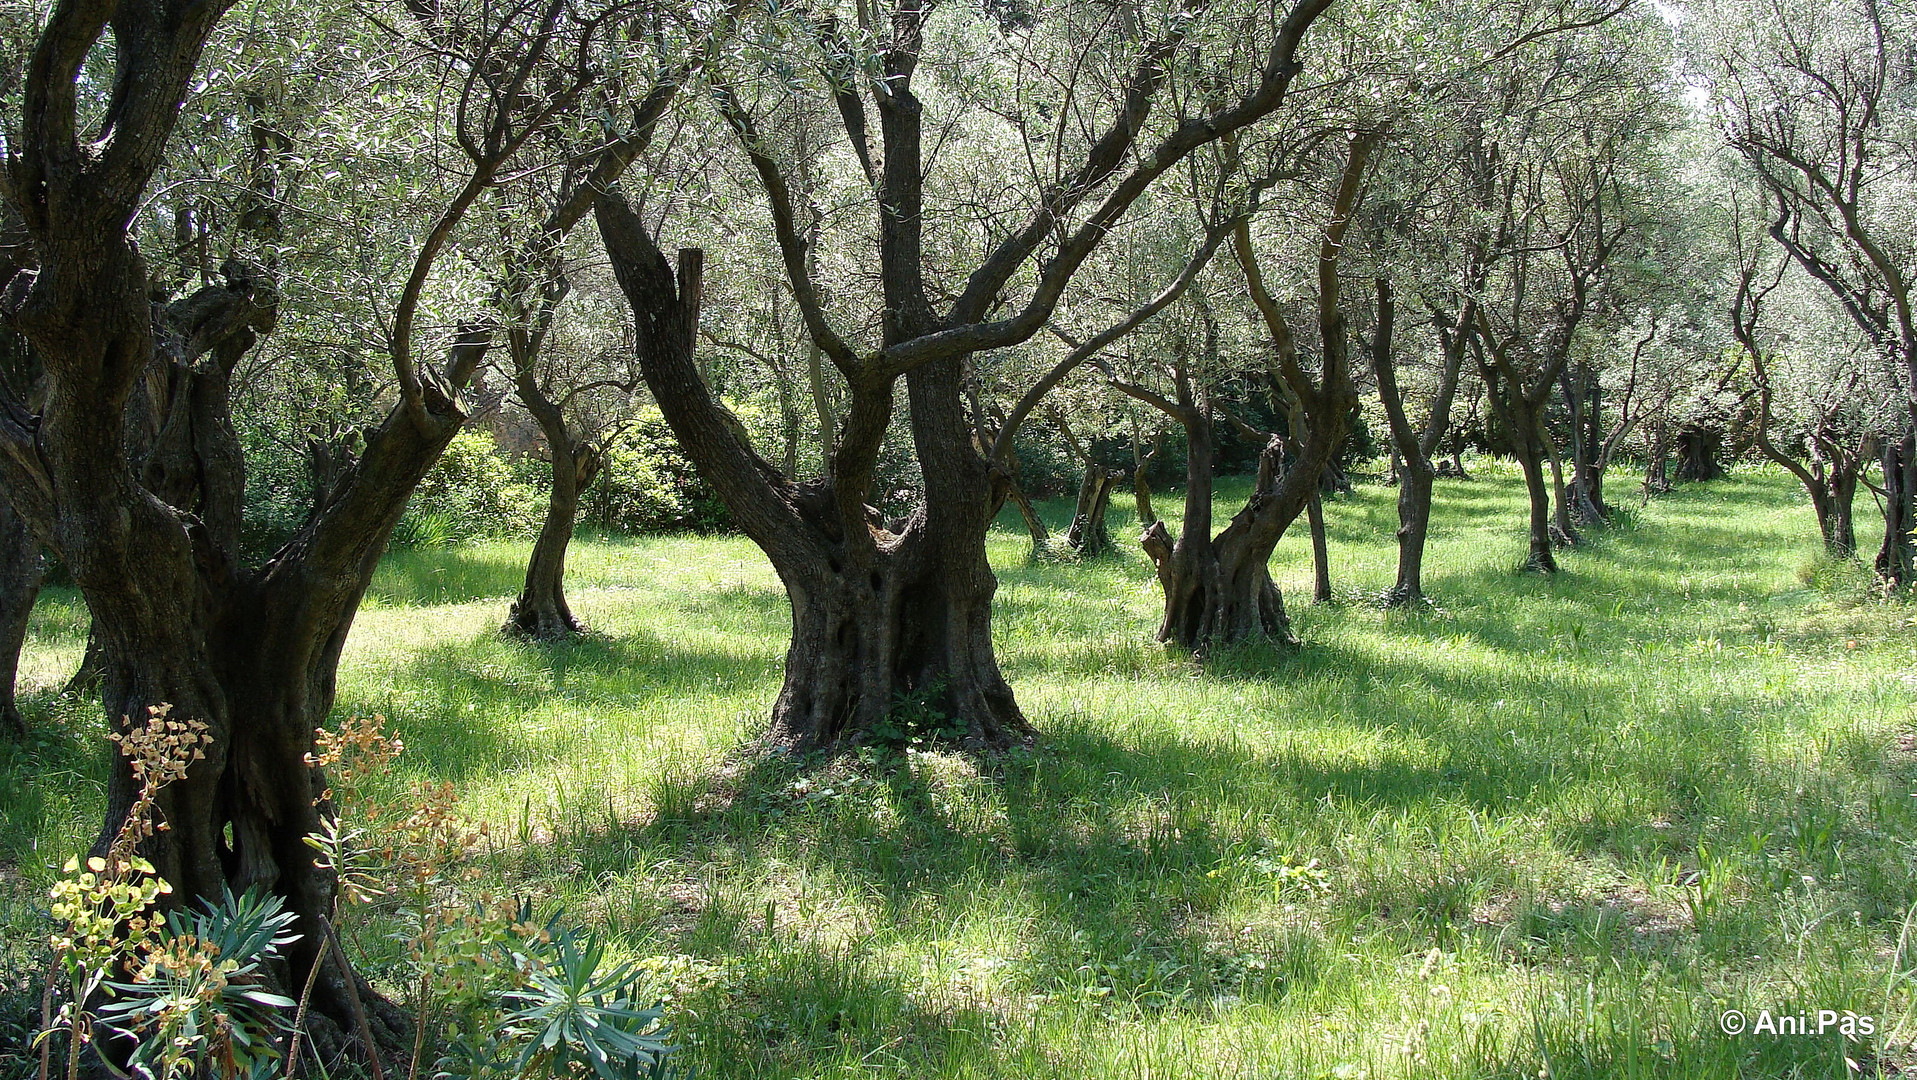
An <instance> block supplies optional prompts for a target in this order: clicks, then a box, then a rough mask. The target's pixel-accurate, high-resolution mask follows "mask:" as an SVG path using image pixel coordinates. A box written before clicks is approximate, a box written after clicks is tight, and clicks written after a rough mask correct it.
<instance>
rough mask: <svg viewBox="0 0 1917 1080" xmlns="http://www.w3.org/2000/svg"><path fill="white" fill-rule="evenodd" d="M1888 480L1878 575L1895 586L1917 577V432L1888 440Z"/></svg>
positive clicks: (1885, 474)
mask: <svg viewBox="0 0 1917 1080" xmlns="http://www.w3.org/2000/svg"><path fill="white" fill-rule="evenodd" d="M1878 464H1879V467H1880V468H1882V470H1883V480H1884V542H1883V545H1882V546H1881V547H1880V548H1878V550H1877V562H1876V565H1877V576H1878V577H1879V578H1880V579H1882V580H1883V581H1885V582H1887V583H1888V584H1890V585H1892V586H1895V587H1900V588H1901V587H1903V586H1905V585H1909V584H1911V583H1912V582H1913V581H1917V538H1913V536H1912V535H1911V534H1912V531H1913V530H1917V433H1913V430H1912V429H1906V430H1905V432H1904V436H1903V438H1901V439H1886V440H1884V447H1883V454H1882V456H1881V457H1880V458H1879V462H1878Z"/></svg>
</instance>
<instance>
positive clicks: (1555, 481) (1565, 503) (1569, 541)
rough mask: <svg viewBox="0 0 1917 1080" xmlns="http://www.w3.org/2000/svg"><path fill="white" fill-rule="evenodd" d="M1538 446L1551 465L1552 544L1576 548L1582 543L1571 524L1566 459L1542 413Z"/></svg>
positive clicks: (1575, 528) (1539, 423)
mask: <svg viewBox="0 0 1917 1080" xmlns="http://www.w3.org/2000/svg"><path fill="white" fill-rule="evenodd" d="M1538 444H1539V445H1540V446H1542V447H1543V448H1544V457H1545V460H1546V461H1548V462H1549V463H1550V465H1551V496H1552V498H1551V542H1552V543H1553V544H1556V545H1557V546H1558V547H1575V546H1577V544H1578V543H1580V542H1581V541H1582V539H1583V538H1582V537H1580V536H1579V535H1578V531H1577V527H1576V526H1574V525H1573V524H1572V523H1571V504H1570V487H1569V485H1567V484H1566V483H1565V482H1564V459H1563V458H1562V457H1560V456H1559V454H1558V444H1557V440H1556V439H1554V438H1552V437H1551V429H1550V428H1548V427H1546V426H1545V425H1544V420H1543V414H1542V411H1540V413H1539V419H1538Z"/></svg>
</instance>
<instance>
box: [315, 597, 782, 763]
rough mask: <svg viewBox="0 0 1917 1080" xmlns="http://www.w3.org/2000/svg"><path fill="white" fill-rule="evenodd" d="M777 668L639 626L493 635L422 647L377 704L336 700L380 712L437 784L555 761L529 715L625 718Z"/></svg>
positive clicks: (750, 684)
mask: <svg viewBox="0 0 1917 1080" xmlns="http://www.w3.org/2000/svg"><path fill="white" fill-rule="evenodd" d="M775 663H776V662H775V661H773V660H771V659H769V658H767V657H764V656H761V655H742V654H740V653H735V652H728V651H725V650H723V649H717V648H698V647H694V646H691V645H688V643H687V642H686V641H684V640H676V639H668V638H666V637H663V636H661V635H659V634H656V633H652V632H650V631H647V630H644V629H637V630H635V629H631V628H626V629H623V630H622V631H621V632H620V633H619V634H617V635H612V634H605V633H597V632H594V633H588V634H586V635H584V636H581V637H578V638H575V639H573V640H571V641H567V642H536V641H534V642H528V641H521V640H516V639H511V638H507V637H505V636H503V635H500V634H497V633H491V632H488V633H483V634H480V635H476V636H474V637H471V638H468V639H466V640H463V641H446V642H442V643H440V644H437V645H434V646H431V647H429V648H427V649H424V650H422V651H420V652H419V653H417V654H415V655H413V656H412V657H411V658H410V662H409V663H408V664H407V665H406V667H405V669H404V670H403V671H401V672H398V673H396V674H395V675H394V676H393V677H392V678H391V679H390V680H389V681H388V683H387V691H386V694H385V695H384V697H383V698H375V699H370V700H360V701H350V702H348V701H342V702H341V704H340V706H339V711H341V712H365V713H380V714H383V715H385V716H386V717H387V718H388V719H389V720H391V721H392V722H393V723H394V725H395V727H396V729H397V730H398V731H399V732H400V733H401V734H402V735H403V736H404V738H405V740H406V746H407V750H408V758H409V759H411V760H414V761H418V762H420V763H422V764H423V766H424V767H425V768H427V769H428V770H429V771H430V772H431V773H432V774H433V775H434V776H435V777H436V778H440V779H446V780H454V781H459V780H464V779H468V778H471V777H474V776H476V775H483V774H488V773H493V772H497V771H500V770H502V769H511V768H519V767H526V766H531V765H536V764H538V763H541V762H543V761H545V760H547V759H548V758H549V757H550V756H551V749H550V747H547V746H544V745H542V743H543V741H544V740H546V739H547V738H548V737H549V735H550V734H551V733H550V732H549V731H547V730H545V729H543V728H541V727H539V726H536V725H534V726H530V727H529V724H528V718H530V717H532V716H534V715H536V714H539V713H540V712H541V711H542V710H544V709H546V708H547V707H548V706H549V705H552V704H554V703H555V702H559V701H567V700H571V699H581V700H584V701H587V702H596V703H599V704H600V705H601V706H605V707H613V708H617V709H618V710H620V711H621V712H627V713H630V712H636V711H640V710H643V709H646V708H647V707H648V706H650V705H653V704H655V703H657V702H660V701H664V700H678V699H685V698H690V697H694V696H700V695H709V694H713V693H715V692H716V693H725V692H728V691H735V690H747V689H752V688H755V687H757V686H759V685H761V684H763V683H764V682H765V681H766V679H767V678H768V675H769V674H775V673H776V667H773V666H770V665H773V664H775Z"/></svg>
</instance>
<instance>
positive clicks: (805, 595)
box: [597, 194, 1032, 752]
mask: <svg viewBox="0 0 1917 1080" xmlns="http://www.w3.org/2000/svg"><path fill="white" fill-rule="evenodd" d="M597 214H598V219H599V228H600V233H601V235H602V236H603V237H604V239H605V243H606V250H607V253H608V255H609V256H610V258H611V262H612V266H613V270H614V273H615V275H616V277H617V278H618V281H619V285H620V288H621V290H622V291H623V292H624V293H625V295H626V297H627V300H628V301H629V302H630V304H631V306H632V309H633V312H634V315H635V321H636V326H637V330H638V333H637V339H638V341H637V343H638V350H639V358H640V366H641V369H642V370H643V372H644V374H645V379H646V384H647V386H648V387H649V388H650V389H651V391H652V394H653V398H654V400H656V401H657V402H658V403H659V408H660V411H661V412H662V413H664V414H665V418H666V422H667V423H668V424H669V425H670V426H671V427H672V430H673V434H674V436H675V437H676V438H677V439H678V441H679V445H680V447H681V448H682V449H683V450H684V451H685V453H686V455H687V456H688V457H689V458H691V459H692V462H693V464H694V465H696V466H697V467H698V469H699V472H700V475H701V476H703V477H705V478H706V480H707V481H708V482H709V483H710V484H712V487H713V490H714V491H715V492H716V493H717V494H718V496H719V498H720V499H721V500H723V501H724V502H725V504H726V506H727V508H728V509H729V510H730V511H731V512H732V515H733V519H734V520H735V521H737V522H738V523H739V526H740V528H741V529H742V530H743V531H744V532H745V533H746V535H747V536H749V537H751V538H752V540H753V541H754V542H755V543H757V544H758V545H759V547H760V548H761V549H762V550H763V551H764V552H765V553H766V556H767V558H768V559H769V560H770V561H771V563H772V566H773V569H774V570H775V571H776V572H777V573H778V575H779V579H780V581H781V582H783V583H784V585H785V588H786V595H787V598H788V599H789V601H790V602H791V605H792V642H791V645H790V647H789V648H788V649H787V652H786V664H785V682H784V685H783V686H782V687H781V688H780V690H779V697H778V700H777V702H776V703H775V704H774V706H773V710H772V718H771V724H770V729H769V732H768V736H767V739H768V741H769V742H770V743H772V744H774V745H778V746H782V747H785V748H789V749H792V750H795V751H801V752H806V751H812V750H832V749H838V748H842V747H847V746H856V745H861V744H866V743H872V742H882V741H887V740H889V739H893V738H897V737H900V736H902V735H910V734H922V735H926V736H930V737H936V738H939V739H941V740H943V741H947V742H953V743H958V744H960V745H965V746H971V747H1005V746H1010V745H1013V744H1015V743H1020V742H1023V741H1026V740H1027V739H1029V738H1030V737H1031V734H1032V732H1031V728H1030V726H1029V725H1028V724H1027V723H1026V721H1025V717H1024V715H1023V714H1022V713H1021V712H1020V711H1019V708H1018V703H1017V701H1016V700H1015V698H1014V697H1013V695H1012V690H1011V687H1010V686H1008V685H1007V684H1006V682H1005V679H1004V676H1003V675H1002V674H1001V673H1000V671H999V667H998V660H997V657H996V654H995V653H994V652H993V649H992V595H993V593H994V592H995V591H996V588H997V582H996V580H995V579H994V578H993V576H992V571H991V568H990V566H989V565H988V564H987V563H986V556H985V537H986V530H987V528H988V526H989V525H990V515H991V514H992V512H993V511H994V510H995V509H996V504H995V502H994V500H993V498H992V481H991V477H990V475H989V472H988V470H987V467H986V463H985V460H984V458H983V457H981V456H980V454H979V453H978V451H977V449H976V447H975V446H974V438H973V437H974V432H973V429H972V426H971V419H970V417H968V416H967V415H966V412H965V409H964V406H963V400H964V399H963V394H962V390H963V386H962V379H963V372H964V366H965V361H966V358H965V357H963V356H955V357H950V358H946V359H941V360H934V361H930V362H927V363H924V364H921V365H920V366H918V367H916V368H914V369H912V371H911V372H910V373H909V374H907V375H906V378H905V381H906V387H907V391H908V397H909V401H910V407H911V413H912V431H913V438H914V442H915V445H916V449H917V452H918V459H919V463H920V471H921V474H922V479H923V483H924V490H925V499H924V502H923V505H922V506H921V507H920V509H919V510H918V511H916V512H915V513H914V514H913V515H912V516H911V517H910V518H908V519H907V520H905V521H904V522H899V523H885V522H882V521H880V520H879V519H878V515H877V512H876V511H873V510H872V509H871V508H870V507H868V506H866V505H865V502H864V498H865V494H866V492H867V491H868V490H869V488H870V478H871V472H870V470H871V466H872V463H873V461H874V460H875V459H876V453H877V449H878V447H879V445H880V443H881V441H882V440H883V438H884V433H885V430H886V428H887V426H888V424H889V421H890V416H891V409H892V393H893V386H894V385H895V384H894V382H893V380H891V379H885V378H874V379H871V380H860V381H855V382H853V383H852V385H851V387H850V391H851V392H850V396H849V400H848V402H847V412H846V420H845V425H844V428H843V429H842V437H841V438H840V439H839V440H838V441H837V443H836V452H835V454H834V458H833V467H832V470H831V474H830V475H831V476H832V477H833V478H832V479H830V480H827V481H822V482H819V483H816V484H806V485H798V484H794V483H793V482H792V481H790V480H789V479H788V478H786V477H785V476H783V475H781V474H780V473H779V472H778V470H776V469H774V468H773V467H772V466H771V465H769V464H768V463H767V462H765V461H764V460H762V459H761V458H759V457H758V455H757V454H756V453H754V451H753V449H752V447H751V446H750V445H749V444H748V443H746V442H745V441H744V440H743V439H741V438H740V437H739V436H738V434H737V433H735V431H734V430H733V429H732V427H731V426H730V425H729V424H728V423H727V422H726V420H725V417H724V415H723V412H722V410H721V409H720V408H719V407H718V406H717V403H716V402H714V401H713V400H712V397H711V393H710V391H709V390H708V388H707V386H706V385H705V383H704V382H702V381H700V380H699V378H698V376H697V372H696V369H695V368H694V366H693V363H692V349H693V341H694V332H695V329H696V327H697V325H698V309H699V295H700V290H701V284H700V283H701V281H702V280H703V257H702V255H701V254H700V253H699V252H698V251H696V250H685V251H681V252H680V253H679V265H678V268H677V271H676V272H675V270H674V268H673V267H672V265H671V264H669V263H668V262H667V261H666V259H665V256H664V254H663V253H662V252H660V251H659V249H658V246H657V245H656V244H655V243H654V242H653V240H652V238H651V236H650V235H649V234H647V232H646V231H645V229H644V226H643V225H642V224H641V223H640V222H639V220H638V217H637V215H636V214H634V213H633V211H632V209H631V207H630V206H628V205H627V204H626V203H625V201H624V200H623V199H622V198H620V197H619V196H617V195H616V194H613V195H605V196H602V197H601V198H600V199H599V201H598V204H597ZM840 484H843V485H844V486H843V487H840V486H838V485H840Z"/></svg>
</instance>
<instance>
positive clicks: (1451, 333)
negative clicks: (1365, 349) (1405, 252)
mask: <svg viewBox="0 0 1917 1080" xmlns="http://www.w3.org/2000/svg"><path fill="white" fill-rule="evenodd" d="M1376 290H1377V303H1376V309H1377V319H1378V327H1377V332H1376V333H1375V334H1373V335H1372V347H1371V369H1372V374H1373V375H1374V376H1375V377H1376V378H1377V380H1378V399H1379V402H1380V404H1382V405H1383V406H1384V412H1385V420H1386V425H1387V429H1388V431H1389V433H1390V435H1391V447H1392V450H1393V452H1394V453H1395V454H1396V455H1397V458H1396V460H1397V461H1398V465H1397V468H1396V472H1397V477H1398V533H1397V537H1398V579H1397V581H1396V582H1395V583H1393V585H1392V586H1391V588H1390V590H1388V591H1387V592H1386V593H1385V595H1384V597H1383V599H1384V603H1385V606H1387V607H1404V606H1407V605H1412V604H1417V603H1420V602H1422V601H1423V599H1424V547H1425V540H1426V539H1427V537H1428V536H1429V535H1430V529H1431V494H1432V488H1433V487H1434V481H1435V479H1436V477H1437V475H1438V469H1437V468H1436V467H1435V466H1433V464H1432V462H1431V455H1432V454H1433V453H1435V452H1436V451H1437V448H1438V447H1439V446H1440V445H1442V444H1443V441H1444V438H1445V435H1446V434H1447V433H1448V432H1449V430H1450V426H1451V404H1452V401H1453V399H1454V397H1455V395H1456V393H1457V389H1458V377H1459V375H1460V373H1461V372H1462V371H1463V366H1464V354H1465V350H1466V349H1467V348H1468V347H1469V345H1470V341H1471V338H1470V335H1471V334H1472V332H1473V331H1472V324H1473V322H1474V321H1475V316H1474V314H1473V313H1474V312H1475V310H1476V304H1477V301H1476V300H1475V299H1467V300H1465V302H1464V305H1463V309H1462V311H1461V312H1460V314H1459V315H1458V318H1457V321H1456V322H1451V323H1449V324H1448V325H1447V321H1446V320H1445V319H1443V318H1440V317H1439V316H1438V313H1437V312H1435V311H1434V312H1433V323H1434V325H1436V326H1437V327H1438V340H1439V345H1440V346H1441V347H1442V350H1443V355H1444V366H1443V367H1442V368H1441V369H1440V371H1439V376H1438V387H1437V393H1436V394H1435V395H1434V396H1433V398H1432V402H1431V411H1430V413H1429V414H1428V415H1427V417H1426V419H1425V426H1424V430H1423V431H1422V432H1419V431H1416V430H1413V428H1412V426H1411V420H1410V418H1409V417H1408V416H1407V415H1406V413H1405V407H1404V394H1403V392H1402V391H1400V390H1399V389H1398V365H1397V358H1396V356H1395V355H1394V353H1393V344H1392V341H1393V336H1394V331H1395V329H1396V321H1397V303H1396V297H1395V294H1394V292H1393V290H1392V287H1391V281H1390V279H1388V278H1385V277H1379V278H1378V279H1377V281H1376ZM1459 472H1460V474H1462V472H1463V469H1462V466H1460V468H1459Z"/></svg>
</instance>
